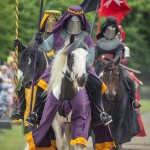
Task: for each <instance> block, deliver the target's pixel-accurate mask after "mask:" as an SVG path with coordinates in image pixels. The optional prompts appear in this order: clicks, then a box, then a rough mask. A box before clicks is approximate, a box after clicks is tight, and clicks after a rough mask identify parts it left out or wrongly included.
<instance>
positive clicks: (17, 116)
mask: <svg viewBox="0 0 150 150" xmlns="http://www.w3.org/2000/svg"><path fill="white" fill-rule="evenodd" d="M11 119H12V120H19V119H20V111H19V110H15V111H13V112H12V115H11Z"/></svg>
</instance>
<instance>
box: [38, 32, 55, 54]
mask: <svg viewBox="0 0 150 150" xmlns="http://www.w3.org/2000/svg"><path fill="white" fill-rule="evenodd" d="M53 42H54V40H53V34H51V35H50V36H49V37H48V38H47V39H46V40H43V42H42V44H39V47H38V50H39V51H40V52H45V53H48V52H51V51H52V50H53Z"/></svg>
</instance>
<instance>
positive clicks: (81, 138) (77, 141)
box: [70, 137, 87, 147]
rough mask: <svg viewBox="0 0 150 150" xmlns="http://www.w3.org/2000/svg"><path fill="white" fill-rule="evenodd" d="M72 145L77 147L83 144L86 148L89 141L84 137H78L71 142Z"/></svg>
mask: <svg viewBox="0 0 150 150" xmlns="http://www.w3.org/2000/svg"><path fill="white" fill-rule="evenodd" d="M70 144H71V145H75V144H83V145H84V146H85V147H86V146H87V140H86V139H85V138H83V137H78V138H76V139H75V140H71V141H70Z"/></svg>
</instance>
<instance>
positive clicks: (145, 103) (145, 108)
mask: <svg viewBox="0 0 150 150" xmlns="http://www.w3.org/2000/svg"><path fill="white" fill-rule="evenodd" d="M140 103H141V105H142V107H141V109H140V110H141V113H146V112H149V111H150V100H141V101H140Z"/></svg>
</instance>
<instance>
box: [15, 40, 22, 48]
mask: <svg viewBox="0 0 150 150" xmlns="http://www.w3.org/2000/svg"><path fill="white" fill-rule="evenodd" d="M20 45H22V43H21V42H20V41H19V40H14V47H16V46H18V47H19V46H20Z"/></svg>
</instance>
